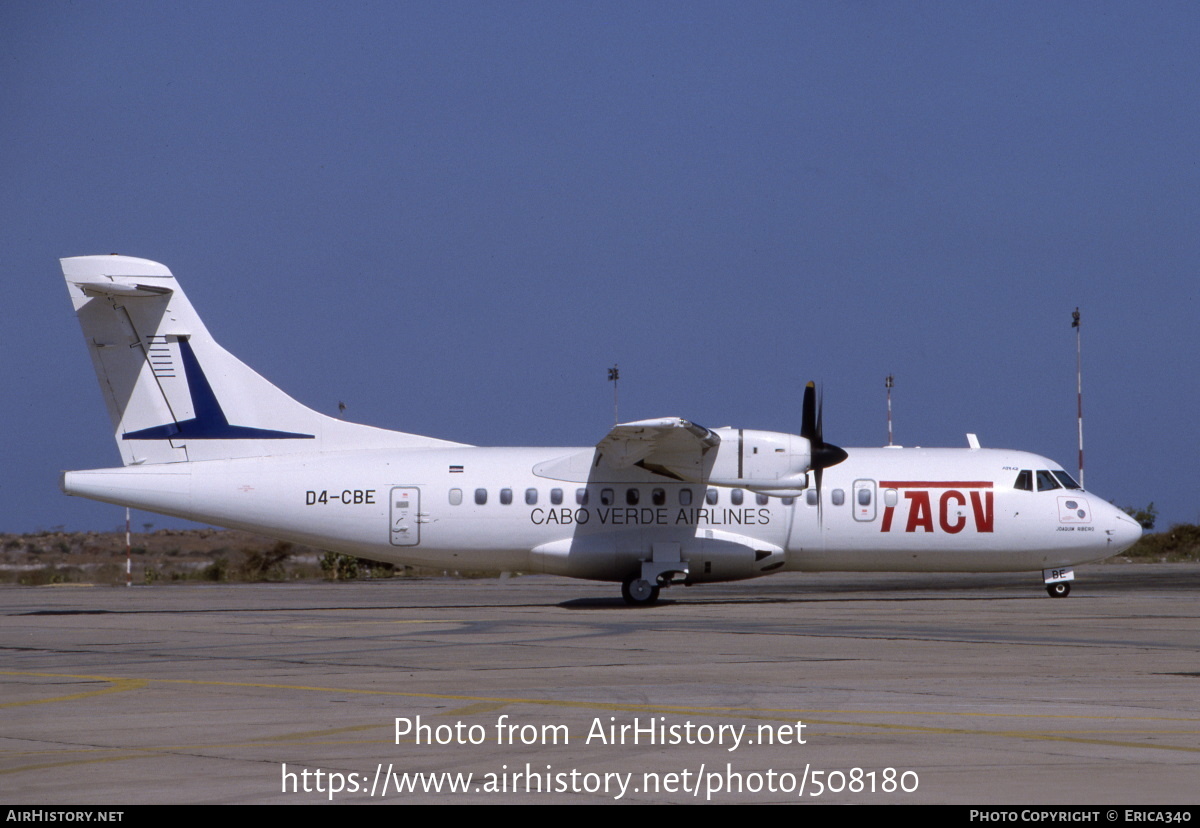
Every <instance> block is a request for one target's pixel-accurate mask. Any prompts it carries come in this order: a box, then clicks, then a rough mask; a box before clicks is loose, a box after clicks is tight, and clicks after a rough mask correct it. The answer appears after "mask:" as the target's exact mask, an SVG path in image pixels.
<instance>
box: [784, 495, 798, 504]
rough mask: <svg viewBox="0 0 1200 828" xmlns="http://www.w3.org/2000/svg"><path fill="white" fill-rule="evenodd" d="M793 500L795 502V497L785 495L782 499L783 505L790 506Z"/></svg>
mask: <svg viewBox="0 0 1200 828" xmlns="http://www.w3.org/2000/svg"><path fill="white" fill-rule="evenodd" d="M795 502H796V498H794V497H785V498H784V499H783V505H784V506H791V505H792V504H793V503H795Z"/></svg>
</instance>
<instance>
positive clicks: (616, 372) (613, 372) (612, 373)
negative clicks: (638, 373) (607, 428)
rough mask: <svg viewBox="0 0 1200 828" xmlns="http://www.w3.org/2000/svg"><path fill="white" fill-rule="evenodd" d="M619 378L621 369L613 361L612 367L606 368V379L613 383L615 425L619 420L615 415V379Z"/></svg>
mask: <svg viewBox="0 0 1200 828" xmlns="http://www.w3.org/2000/svg"><path fill="white" fill-rule="evenodd" d="M620 378H621V371H620V369H618V368H617V364H616V363H615V362H614V363H613V367H611V368H609V369H608V381H609V382H611V383H612V384H613V425H617V423H619V422H621V420H620V418H619V417H618V416H617V380H619V379H620Z"/></svg>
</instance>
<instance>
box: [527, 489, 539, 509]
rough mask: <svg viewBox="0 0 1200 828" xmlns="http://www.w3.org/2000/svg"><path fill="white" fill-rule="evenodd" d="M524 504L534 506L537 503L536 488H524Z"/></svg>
mask: <svg viewBox="0 0 1200 828" xmlns="http://www.w3.org/2000/svg"><path fill="white" fill-rule="evenodd" d="M525 505H526V506H536V505H537V489H526V490H525Z"/></svg>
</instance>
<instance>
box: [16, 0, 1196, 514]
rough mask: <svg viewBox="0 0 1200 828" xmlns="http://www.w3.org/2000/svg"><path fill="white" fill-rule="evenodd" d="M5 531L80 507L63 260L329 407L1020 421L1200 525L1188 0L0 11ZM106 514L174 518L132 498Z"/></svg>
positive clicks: (100, 509)
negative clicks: (164, 301) (157, 273)
mask: <svg viewBox="0 0 1200 828" xmlns="http://www.w3.org/2000/svg"><path fill="white" fill-rule="evenodd" d="M0 39H2V44H3V48H2V49H0V62H2V65H0V72H2V75H0V77H2V78H3V83H2V84H0V165H2V169H3V179H2V180H3V187H2V188H0V205H2V206H3V221H0V249H2V250H3V251H4V253H5V255H6V256H7V262H6V264H5V266H4V273H3V280H4V281H3V284H4V286H5V288H6V290H7V298H8V302H7V303H6V305H7V308H8V311H7V313H6V314H5V324H4V325H3V328H2V333H0V337H2V345H3V349H4V354H5V355H6V358H5V359H4V361H3V367H2V368H0V371H2V372H3V373H2V377H3V388H4V403H3V425H4V432H5V434H6V435H7V436H6V439H5V441H4V443H3V453H2V455H0V508H2V511H0V514H2V516H3V521H2V522H0V530H4V531H32V530H37V529H41V528H49V527H52V526H58V525H66V526H67V527H68V528H72V529H107V528H111V527H112V526H114V525H116V524H117V523H119V522H120V521H121V520H122V510H120V509H119V508H117V507H113V506H105V505H102V504H94V503H90V502H88V501H83V500H78V499H74V498H67V497H64V496H63V495H61V494H60V493H59V491H58V487H57V477H58V473H59V471H61V470H63V469H75V468H92V467H102V466H111V465H116V464H118V463H119V457H118V454H117V451H116V448H115V445H114V444H113V439H112V434H111V431H110V428H109V424H108V419H107V416H106V414H105V411H104V407H103V403H102V401H101V397H100V394H99V391H98V389H97V387H96V381H95V378H94V375H93V373H92V369H91V364H90V361H89V360H88V357H87V354H86V352H85V349H84V346H83V342H82V337H81V335H80V332H79V329H78V326H77V325H76V323H75V319H74V316H73V314H72V312H71V309H70V303H69V301H68V298H67V293H66V289H65V287H64V286H63V283H62V278H61V275H60V273H59V270H58V262H57V259H58V257H60V256H71V255H83V254H93V253H122V254H126V255H132V256H142V257H145V258H150V259H155V260H158V261H161V262H163V263H165V264H167V265H168V266H169V267H170V268H171V269H172V270H173V271H174V273H175V274H176V275H177V276H178V277H179V278H180V279H181V281H182V282H183V284H184V286H185V287H186V289H187V291H188V294H189V296H190V297H191V299H192V301H193V303H194V304H195V305H196V307H197V308H198V309H199V311H200V312H201V314H202V315H203V316H204V318H205V320H206V322H207V323H208V325H209V328H210V329H211V330H212V331H213V333H214V335H216V336H217V338H218V339H219V340H220V341H221V342H222V344H224V345H225V346H226V347H227V348H228V349H229V350H231V351H233V352H234V353H235V354H237V355H238V356H240V357H241V358H242V359H243V360H245V361H246V362H247V363H248V364H249V365H251V366H252V367H254V368H255V369H256V370H258V371H259V372H260V373H262V374H263V375H265V376H267V377H268V378H269V379H271V380H272V381H274V382H276V383H277V384H279V385H280V386H281V387H282V388H284V389H285V390H286V391H288V392H289V393H291V394H292V395H293V396H295V397H297V398H298V399H300V400H301V401H302V402H305V403H306V404H308V405H311V406H313V407H315V408H318V409H320V410H323V411H325V412H328V413H334V412H336V408H337V404H338V401H339V400H344V401H345V402H346V403H347V405H348V410H347V416H348V417H350V418H352V419H357V420H360V421H363V422H368V423H371V424H375V425H381V426H387V427H393V428H398V429H402V430H405V431H412V432H417V433H423V434H430V435H433V436H438V437H444V438H448V439H453V440H460V441H464V442H470V443H477V444H482V445H588V444H592V443H594V442H596V441H597V440H599V439H600V438H601V437H602V436H603V435H604V433H605V432H606V430H607V428H608V426H609V425H610V424H611V421H612V396H611V393H612V388H611V385H609V384H608V383H607V382H606V381H605V369H606V368H607V366H609V365H611V364H613V363H614V362H616V363H619V364H620V366H621V388H620V390H621V415H622V419H627V420H631V419H640V418H645V417H654V416H672V415H678V416H684V417H688V418H690V419H694V420H696V421H697V422H700V423H703V424H705V425H709V426H723V425H734V426H741V427H746V428H765V429H773V430H786V431H798V430H799V427H800V399H801V393H802V388H803V384H804V382H805V381H806V380H808V379H810V378H812V379H817V380H819V381H821V382H822V383H823V384H824V389H825V400H826V406H825V409H826V410H825V429H826V437H827V438H828V439H830V440H832V441H833V442H835V443H838V444H840V445H843V446H849V447H852V446H864V445H881V444H883V443H884V442H885V441H886V430H885V419H884V388H883V381H884V377H885V376H886V375H887V374H888V373H889V372H890V373H894V374H895V376H896V389H895V395H894V404H895V423H896V434H897V441H898V442H901V443H903V444H906V445H965V437H964V433H965V432H967V431H974V432H977V433H978V434H979V436H980V439H981V440H982V441H983V443H984V445H987V446H1000V447H1010V448H1022V449H1028V450H1031V451H1035V452H1038V453H1041V454H1045V455H1048V456H1050V457H1052V458H1055V459H1057V460H1058V461H1060V462H1061V463H1062V464H1063V465H1064V466H1065V467H1066V468H1067V469H1072V470H1073V469H1074V467H1075V451H1076V450H1075V339H1074V335H1073V332H1072V331H1071V328H1070V313H1071V311H1072V310H1073V309H1074V308H1075V307H1076V306H1077V305H1078V306H1080V307H1081V308H1082V312H1083V324H1084V328H1083V335H1084V407H1085V417H1086V421H1085V431H1086V445H1087V474H1086V482H1087V484H1088V487H1089V488H1090V489H1092V490H1094V491H1096V492H1098V493H1099V494H1101V495H1103V496H1104V497H1106V498H1108V499H1111V500H1114V501H1116V502H1117V503H1118V504H1121V505H1128V504H1132V505H1139V506H1141V505H1145V504H1146V503H1148V502H1150V501H1153V502H1154V503H1155V504H1156V505H1157V506H1158V508H1159V510H1160V513H1161V516H1162V517H1161V521H1162V523H1164V524H1167V523H1172V522H1181V521H1187V522H1194V521H1197V520H1200V469H1198V467H1200V452H1198V450H1197V449H1198V448H1200V439H1198V438H1197V434H1196V412H1197V411H1198V410H1200V390H1198V386H1200V383H1198V382H1197V377H1196V373H1197V371H1196V369H1197V363H1198V359H1197V354H1198V348H1197V345H1198V344H1200V335H1198V334H1197V330H1196V317H1197V311H1198V310H1200V303H1198V301H1197V299H1198V297H1200V283H1198V282H1197V265H1198V262H1200V255H1198V254H1200V209H1198V208H1200V169H1198V166H1197V165H1198V163H1200V161H1198V159H1200V146H1198V143H1200V59H1198V58H1197V55H1198V52H1197V49H1198V44H1200V6H1197V5H1196V4H1194V3H1176V2H1157V3H1140V2H1138V3H1133V2H1131V3H1104V2H1099V3H1091V2H1089V3H1083V2H1065V3H1040V2H1039V3H1020V2H1013V3H959V2H949V3H922V2H913V3H867V2H862V3H850V2H838V3H794V2H785V3H765V2H759V3H704V2H681V3H661V2H613V3H574V2H550V3H535V2H511V3H509V2H505V3H493V2H486V3H485V2H437V3H433V2H429V3H417V2H409V3H399V2H342V3H337V4H332V3H309V2H258V3H254V2H250V3H248V2H240V1H239V2H219V1H218V0H213V1H212V2H204V3H164V2H158V0H155V1H154V2H80V3H68V2H56V1H55V0H46V1H45V2H5V3H0ZM135 521H136V522H138V523H141V522H143V521H145V522H154V523H155V525H156V526H166V525H179V523H178V522H174V521H169V520H168V519H165V518H159V517H157V516H150V515H142V514H139V515H138V516H137V517H136V518H135Z"/></svg>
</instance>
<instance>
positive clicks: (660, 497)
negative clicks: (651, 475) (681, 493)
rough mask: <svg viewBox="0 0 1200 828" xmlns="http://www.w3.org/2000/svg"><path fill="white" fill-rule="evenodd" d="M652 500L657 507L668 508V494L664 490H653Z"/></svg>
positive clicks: (651, 493) (651, 492)
mask: <svg viewBox="0 0 1200 828" xmlns="http://www.w3.org/2000/svg"><path fill="white" fill-rule="evenodd" d="M650 500H651V502H653V503H654V505H655V506H666V505H667V493H666V492H665V491H664V490H662V489H652V490H651V491H650Z"/></svg>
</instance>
